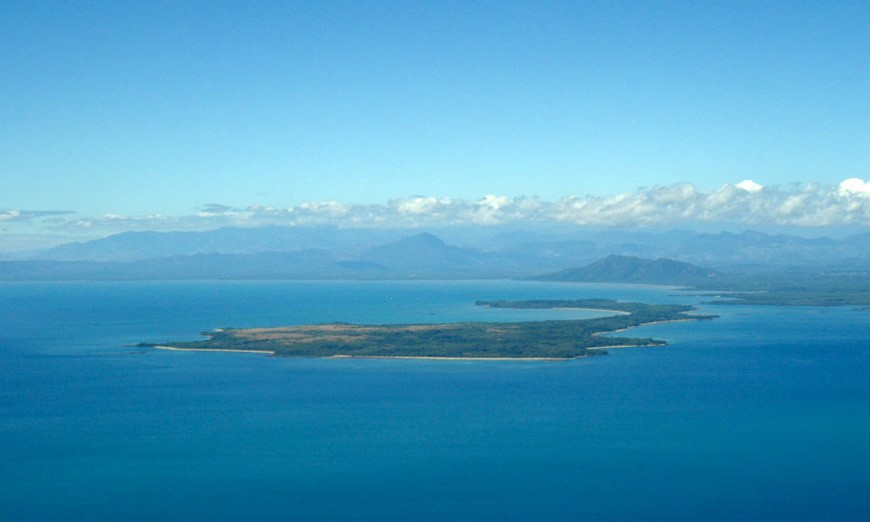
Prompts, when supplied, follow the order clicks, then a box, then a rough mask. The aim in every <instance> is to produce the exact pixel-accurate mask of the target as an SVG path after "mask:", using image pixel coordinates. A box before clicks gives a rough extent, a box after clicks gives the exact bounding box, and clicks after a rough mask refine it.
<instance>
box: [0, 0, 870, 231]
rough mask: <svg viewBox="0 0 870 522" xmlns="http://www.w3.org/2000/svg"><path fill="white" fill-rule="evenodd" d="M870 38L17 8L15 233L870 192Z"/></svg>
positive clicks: (384, 7)
mask: <svg viewBox="0 0 870 522" xmlns="http://www.w3.org/2000/svg"><path fill="white" fill-rule="evenodd" d="M867 27H870V3H867V2H796V1H793V2H509V1H499V2H455V3H451V2H446V1H439V2H218V1H210V2H177V1H173V2H157V1H153V2H138V3H130V2H24V1H21V2H19V1H7V2H3V3H2V4H0V78H2V81H0V83H2V87H0V212H3V211H5V212H6V213H7V215H12V214H11V212H13V211H16V212H18V216H19V217H20V216H21V215H22V212H29V213H31V214H29V215H30V216H35V217H41V219H43V221H41V223H43V224H44V225H43V226H42V228H45V227H47V226H49V225H45V223H49V222H53V223H55V224H57V223H59V222H65V223H67V224H68V221H64V220H63V219H62V218H59V217H57V216H56V215H55V214H53V212H55V211H72V212H74V213H75V214H71V215H70V216H73V217H71V218H68V219H76V220H80V221H81V220H86V219H89V218H90V217H93V216H105V215H106V214H110V215H112V216H121V217H127V216H145V215H161V216H183V215H193V214H195V213H197V212H198V211H200V210H201V209H203V208H204V207H205V206H206V205H209V204H220V205H226V206H227V207H229V208H234V209H248V208H251V207H252V206H265V207H269V208H272V207H274V208H279V209H288V208H294V207H299V206H300V205H303V204H306V202H318V201H336V202H340V203H342V204H347V205H385V204H387V202H389V201H391V200H394V199H397V198H398V199H407V198H411V197H413V196H425V197H432V198H442V199H443V198H452V199H454V200H462V201H477V200H479V198H482V197H484V196H486V195H496V196H500V197H508V198H523V197H529V198H538V199H540V200H543V201H547V202H556V201H559V200H560V199H561V198H564V197H568V196H578V197H585V196H588V197H593V198H603V197H609V196H614V195H617V194H622V193H637V192H638V191H641V192H643V191H644V190H647V189H648V188H654V187H666V186H673V185H675V184H680V183H691V184H692V186H693V187H695V188H696V189H697V190H698V191H701V192H703V193H705V194H707V193H712V192H713V191H716V190H719V189H721V187H723V186H724V185H726V184H736V183H738V182H740V181H742V180H745V179H752V180H755V181H756V182H758V183H760V184H762V185H764V186H765V187H770V186H773V187H785V188H783V190H792V191H800V190H804V188H795V187H798V186H799V187H806V186H808V185H810V186H814V185H816V184H817V185H823V186H830V187H836V186H837V185H838V184H839V183H840V182H842V181H843V180H845V179H849V178H857V179H858V180H859V181H863V180H865V179H868V178H870V173H868V165H870V124H868V122H870V110H868V98H870V96H868V93H870V35H868V31H867ZM853 186H854V183H853ZM787 187H792V188H791V189H788V188H787ZM861 201H863V200H861ZM862 205H863V206H861V208H860V209H859V210H860V211H861V212H863V214H861V215H859V216H858V217H859V220H860V219H864V220H865V221H864V222H863V223H864V224H866V219H867V215H866V212H867V205H866V202H863V203H862ZM212 208H214V207H212ZM257 208H259V207H257ZM44 216H55V217H54V218H53V221H51V220H49V221H44V219H45V218H44ZM6 221H7V227H6V229H4V230H6V233H13V232H15V230H12V231H11V232H10V230H11V229H9V227H10V226H11V224H10V223H12V221H13V220H12V219H11V218H10V219H7V220H6ZM19 221H22V220H20V219H19ZM28 223H30V227H31V228H32V229H34V230H30V231H29V232H35V228H39V227H37V226H36V225H35V224H34V221H33V219H30V220H28ZM18 232H21V231H20V230H19V231H18Z"/></svg>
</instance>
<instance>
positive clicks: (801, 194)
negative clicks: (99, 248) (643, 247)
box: [0, 178, 870, 231]
mask: <svg viewBox="0 0 870 522" xmlns="http://www.w3.org/2000/svg"><path fill="white" fill-rule="evenodd" d="M4 215H8V216H9V217H8V218H6V219H14V218H15V216H14V215H13V214H12V212H11V211H7V212H6V213H5V214H0V216H4ZM0 219H3V218H2V217H0ZM53 222H54V223H55V225H56V226H58V227H79V228H94V229H97V228H98V229H101V230H107V231H120V230H202V229H208V228H217V227H221V226H259V225H266V224H274V225H283V226H311V225H335V226H339V227H403V228H404V227H432V226H458V225H482V226H486V225H498V224H509V223H570V224H575V225H578V226H586V225H590V226H592V225H594V226H613V227H657V226H685V225H691V224H693V223H714V224H717V223H721V224H740V225H747V226H765V225H787V226H801V227H827V226H839V225H859V226H870V182H867V181H864V180H862V179H858V178H851V179H847V180H845V181H843V182H842V183H840V184H839V185H837V186H821V185H816V184H806V185H790V186H787V187H775V186H768V187H763V186H762V185H761V184H760V183H757V182H755V181H752V180H744V181H741V182H739V183H735V184H727V185H724V186H722V187H719V188H717V189H714V190H710V191H702V190H700V189H698V188H697V187H696V186H694V185H692V184H690V183H679V184H673V185H665V186H656V187H651V188H644V189H641V190H638V191H635V192H626V193H622V194H616V195H611V196H603V197H601V196H569V197H565V198H562V199H561V200H559V201H542V200H539V199H537V198H532V197H526V196H519V197H506V196H498V195H486V196H484V197H481V198H479V199H476V200H465V199H454V198H448V197H433V196H411V197H408V198H399V199H392V200H389V201H387V202H386V203H384V204H371V205H354V204H348V203H341V202H338V201H312V202H306V203H302V204H300V205H297V206H292V207H275V206H263V205H257V204H255V205H250V206H248V207H245V208H234V207H229V206H226V205H220V204H210V205H206V206H205V207H203V209H202V210H201V211H200V212H198V213H197V214H194V215H190V216H166V215H159V214H155V215H145V216H124V215H112V214H110V215H104V216H101V217H97V218H79V219H69V218H56V219H55V220H54V221H53Z"/></svg>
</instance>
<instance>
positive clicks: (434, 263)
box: [359, 233, 499, 277]
mask: <svg viewBox="0 0 870 522" xmlns="http://www.w3.org/2000/svg"><path fill="white" fill-rule="evenodd" d="M359 259H360V260H361V261H367V262H370V263H375V264H378V265H380V266H384V267H386V268H387V269H388V270H389V271H391V272H393V273H395V274H397V275H402V276H403V277H445V276H451V275H452V276H456V277H469V276H471V277H479V276H480V275H482V274H484V273H485V272H486V270H487V269H498V268H499V266H497V265H499V263H498V261H497V260H496V259H494V258H493V256H488V255H487V254H485V253H483V252H480V251H478V250H475V249H470V248H461V247H455V246H448V245H447V244H445V243H444V241H442V240H441V239H439V238H437V237H435V236H434V235H432V234H428V233H424V234H418V235H416V236H413V237H408V238H404V239H400V240H399V241H396V242H393V243H388V244H386V245H380V246H376V247H373V248H371V249H370V250H368V251H366V252H364V253H363V254H361V255H360V257H359Z"/></svg>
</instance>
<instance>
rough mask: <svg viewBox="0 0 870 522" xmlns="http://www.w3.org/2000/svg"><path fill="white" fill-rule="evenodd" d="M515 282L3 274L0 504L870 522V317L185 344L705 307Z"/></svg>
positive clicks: (826, 315) (775, 313)
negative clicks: (589, 343)
mask: <svg viewBox="0 0 870 522" xmlns="http://www.w3.org/2000/svg"><path fill="white" fill-rule="evenodd" d="M675 294H676V292H675V291H674V290H671V289H667V288H661V287H643V286H612V285H569V284H564V285H563V284H544V283H518V282H447V283H445V282H395V283H382V282H378V283H373V282H159V283H141V282H136V283H20V284H19V283H3V284H0V520H15V521H19V520H20V521H26V520H125V521H128V520H191V519H210V520H372V521H375V520H378V521H384V520H439V521H440V520H499V521H510V520H517V521H520V520H584V519H589V520H789V521H794V520H808V521H809V520H812V521H817V520H870V500H868V499H870V493H868V492H870V380H868V378H870V353H868V349H870V312H868V311H860V310H855V309H852V308H811V307H799V308H781V307H758V306H752V307H750V306H710V305H701V310H700V312H701V313H717V314H720V315H721V318H719V319H717V320H715V321H710V322H680V323H668V324H660V325H650V326H646V327H643V328H638V329H636V330H634V332H632V333H633V334H636V335H638V336H652V337H656V338H663V339H667V340H668V341H669V342H670V345H669V346H667V347H664V348H645V349H628V350H612V351H611V353H610V354H608V355H607V356H603V357H593V358H588V359H581V360H575V361H568V362H517V361H508V362H473V361H412V360H321V359H282V358H274V357H267V356H262V355H255V354H234V353H191V352H168V351H160V350H153V349H142V348H135V347H132V346H131V345H133V344H135V343H138V342H140V341H152V342H160V341H166V340H179V339H195V338H197V336H198V333H199V332H200V331H202V330H206V329H210V328H215V327H222V326H236V327H248V326H267V325H283V324H300V323H311V322H331V321H347V322H362V323H395V322H443V321H454V320H469V319H473V320H495V321H497V320H521V319H522V320H525V319H536V318H540V319H543V318H549V317H583V316H585V315H584V314H586V313H584V312H576V311H574V312H570V311H561V312H560V311H516V310H488V309H482V308H476V307H474V306H473V302H474V301H475V300H477V299H531V298H535V299H537V298H588V297H611V298H618V299H623V300H638V301H644V302H676V303H687V304H692V303H698V302H700V301H702V300H703V298H701V297H697V296H692V295H686V294H682V295H675Z"/></svg>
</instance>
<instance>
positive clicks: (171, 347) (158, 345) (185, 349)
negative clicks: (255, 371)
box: [152, 344, 275, 355]
mask: <svg viewBox="0 0 870 522" xmlns="http://www.w3.org/2000/svg"><path fill="white" fill-rule="evenodd" d="M152 348H157V349H158V350H171V351H173V352H231V353H264V354H268V355H275V352H273V351H271V350H239V349H236V348H179V347H177V346H166V345H162V344H155V345H153V346H152Z"/></svg>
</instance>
